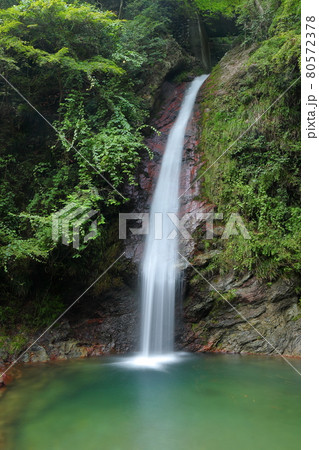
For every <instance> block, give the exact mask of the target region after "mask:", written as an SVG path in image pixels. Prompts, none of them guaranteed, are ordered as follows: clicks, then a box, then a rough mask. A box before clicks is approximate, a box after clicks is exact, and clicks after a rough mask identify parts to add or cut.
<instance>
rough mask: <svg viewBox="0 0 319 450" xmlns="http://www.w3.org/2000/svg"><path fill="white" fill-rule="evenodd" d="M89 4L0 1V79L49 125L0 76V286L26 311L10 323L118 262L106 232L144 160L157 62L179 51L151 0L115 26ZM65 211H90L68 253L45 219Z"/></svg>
mask: <svg viewBox="0 0 319 450" xmlns="http://www.w3.org/2000/svg"><path fill="white" fill-rule="evenodd" d="M14 3H16V4H14ZM90 3H91V4H89V3H85V2H80V1H77V0H75V1H73V0H70V1H64V0H50V1H47V0H36V1H31V0H21V1H19V2H11V1H9V0H8V1H6V2H4V1H2V2H1V3H0V7H2V8H3V9H0V49H1V50H0V71H1V73H2V74H3V75H4V76H5V77H6V78H7V79H8V80H9V81H10V83H12V84H13V86H15V87H16V88H17V89H18V91H19V92H21V94H22V95H23V96H25V98H26V99H27V100H28V101H29V102H30V103H31V104H32V105H33V106H34V107H35V108H36V109H37V110H38V111H39V112H40V113H41V114H42V115H43V116H44V117H45V118H46V119H47V120H48V121H49V122H50V123H52V124H53V126H54V128H55V130H53V129H52V128H51V127H50V126H48V124H46V122H45V121H44V120H43V118H41V117H40V116H39V114H38V113H37V112H36V111H35V110H34V109H32V107H31V106H30V105H28V104H27V103H26V102H25V101H24V100H23V99H22V98H21V97H20V96H19V94H18V92H16V91H14V90H12V88H10V87H9V86H8V85H7V84H6V83H5V82H4V81H3V80H2V79H0V97H1V111H0V116H1V130H0V172H1V182H0V194H1V200H0V217H1V225H0V260H1V267H2V269H3V270H2V271H1V272H0V286H1V289H2V291H3V292H4V294H3V296H2V301H3V303H4V305H5V307H7V306H10V305H11V306H13V305H14V309H15V310H16V311H18V310H20V309H21V308H22V309H23V305H24V303H27V302H28V301H30V305H31V304H32V305H33V304H34V309H32V307H31V306H30V305H29V306H28V307H26V310H25V311H24V314H23V316H21V317H20V316H18V314H17V313H16V314H15V316H16V320H17V321H19V320H20V321H22V322H23V323H25V324H26V325H27V326H28V327H42V326H44V325H45V324H46V321H50V320H52V319H53V318H54V317H55V316H56V315H57V314H58V312H59V311H60V310H61V308H62V306H63V305H64V302H68V301H69V298H70V296H69V295H68V294H67V292H66V291H65V283H66V282H67V283H68V284H69V283H70V284H71V285H72V283H73V282H74V289H76V286H82V283H83V280H87V279H91V277H92V273H93V274H94V275H96V276H98V275H99V273H97V274H95V271H94V269H92V266H96V270H98V269H99V268H100V264H101V270H105V267H106V266H107V265H109V264H110V263H111V262H112V261H114V259H116V258H117V257H118V255H119V252H120V251H121V248H120V245H118V243H117V244H115V243H114V240H113V238H112V233H111V231H110V226H111V225H110V224H111V222H112V221H115V218H117V213H118V208H119V206H120V205H121V204H122V203H124V202H126V201H127V199H126V196H125V194H124V191H125V189H127V186H129V185H132V184H135V182H136V178H135V177H136V175H135V174H136V169H137V166H138V164H139V162H140V159H141V156H142V155H148V156H151V155H150V152H149V150H148V148H147V147H146V146H145V144H144V142H143V141H144V136H143V133H144V130H145V127H146V126H147V125H145V124H146V123H147V120H148V116H149V112H150V108H151V106H152V101H153V98H152V95H153V93H154V92H155V91H156V90H157V89H158V86H159V83H160V82H161V81H162V78H161V77H163V76H164V75H165V70H163V64H164V67H165V59H166V57H167V54H168V53H170V54H173V53H174V52H175V53H176V51H179V52H181V49H180V48H179V46H178V44H177V43H176V41H175V40H174V39H173V37H172V36H171V34H170V32H169V23H170V20H169V19H168V17H167V15H166V13H165V8H162V7H161V5H160V2H155V3H153V4H150V2H144V3H143V2H138V1H136V2H130V3H129V5H128V8H127V16H126V20H125V21H122V20H118V19H117V17H116V15H115V14H114V13H113V12H110V11H107V10H103V9H101V7H100V5H97V3H96V2H93V1H92V2H90ZM106 3H110V2H106ZM134 8H135V9H134ZM129 15H131V16H130V17H129ZM175 53H174V54H175ZM157 73H159V75H157V77H158V78H157V79H155V80H154V74H157ZM161 74H163V75H161ZM121 194H122V195H123V197H122V196H121ZM70 203H72V204H74V205H76V206H78V207H82V208H83V207H87V208H88V209H94V210H97V211H99V215H98V219H97V220H98V234H97V236H96V237H95V239H94V241H93V242H92V241H88V242H87V243H86V244H82V245H81V247H80V251H79V252H78V251H75V250H73V249H72V248H71V247H70V248H68V247H66V248H64V246H62V245H61V243H56V242H53V241H52V214H54V213H55V212H57V211H59V210H60V209H62V208H63V207H65V206H66V205H69V204H70ZM84 231H85V230H82V233H84ZM87 231H88V230H86V232H87ZM92 261H93V262H94V264H92ZM40 263H42V264H40ZM52 280H54V281H52ZM66 280H68V281H66ZM70 280H73V281H71V282H70ZM106 280H107V281H106V282H107V283H109V285H112V283H113V281H112V280H117V283H120V281H119V280H120V277H119V276H116V277H113V278H112V276H111V275H110V276H109V277H106ZM92 281H94V280H92ZM48 286H49V287H50V286H51V290H52V295H51V294H50V295H48V294H47V292H46V291H47V288H48ZM52 286H53V287H52ZM61 291H62V292H63V296H62V298H59V294H60V293H61ZM31 297H32V298H31ZM41 299H42V300H41ZM54 299H56V301H55V300H54ZM3 311H4V314H5V315H6V316H7V318H8V317H9V316H10V311H9V310H8V309H5V310H3ZM30 311H32V312H31V313H30ZM28 314H29V315H30V314H31V315H32V316H34V317H36V318H37V319H36V320H35V319H34V320H32V317H29V316H28ZM7 324H8V325H7V326H8V327H9V328H10V327H12V326H13V323H11V322H10V321H7ZM4 326H5V325H4Z"/></svg>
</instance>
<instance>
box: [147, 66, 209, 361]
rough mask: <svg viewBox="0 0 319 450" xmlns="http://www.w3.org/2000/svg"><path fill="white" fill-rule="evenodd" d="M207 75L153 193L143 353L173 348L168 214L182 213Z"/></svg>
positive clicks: (173, 264)
mask: <svg viewBox="0 0 319 450" xmlns="http://www.w3.org/2000/svg"><path fill="white" fill-rule="evenodd" d="M206 78H207V75H202V76H200V77H197V78H195V79H194V81H193V82H192V83H191V85H190V87H189V88H188V90H187V92H186V94H185V97H184V99H183V103H182V106H181V109H180V111H179V114H178V117H177V119H176V121H175V123H174V125H173V127H172V129H171V131H170V134H169V136H168V140H167V144H166V149H165V153H164V156H163V161H162V165H161V169H160V174H159V178H158V181H157V185H156V189H155V192H154V196H153V200H152V205H151V211H150V221H149V225H150V227H149V234H148V236H147V238H146V242H145V250H144V256H143V260H142V266H141V283H142V286H141V288H142V292H141V297H142V325H141V353H140V355H141V357H142V358H144V359H145V358H150V357H152V356H160V355H162V356H163V355H169V354H171V353H172V352H173V350H174V321H175V318H174V316H175V314H174V311H175V295H176V286H177V283H178V281H179V280H180V272H179V269H178V238H177V236H176V231H175V230H176V228H175V225H174V224H173V223H172V221H171V219H170V217H169V216H168V214H170V213H173V214H176V215H177V214H178V210H179V200H178V196H179V179H180V172H181V165H182V156H183V147H184V138H185V132H186V127H187V124H188V122H189V119H190V118H191V115H192V111H193V107H194V104H195V101H196V97H197V94H198V91H199V89H200V87H201V86H202V84H203V83H204V81H205V80H206Z"/></svg>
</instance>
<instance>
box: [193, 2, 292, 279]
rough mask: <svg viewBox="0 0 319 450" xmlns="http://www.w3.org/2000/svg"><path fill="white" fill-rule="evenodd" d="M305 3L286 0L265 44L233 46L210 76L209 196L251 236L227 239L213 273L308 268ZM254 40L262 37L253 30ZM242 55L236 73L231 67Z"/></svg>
mask: <svg viewBox="0 0 319 450" xmlns="http://www.w3.org/2000/svg"><path fill="white" fill-rule="evenodd" d="M263 4H265V2H263ZM270 4H271V2H268V6H269V5H270ZM298 7H299V3H298V2H295V1H286V2H283V3H282V5H281V8H280V9H278V10H273V12H272V20H271V22H270V23H269V20H268V30H267V31H266V35H267V37H266V38H264V40H262V41H261V43H260V44H259V46H258V47H257V48H256V45H255V44H254V45H253V46H251V47H250V48H248V49H247V50H240V49H235V50H233V51H232V52H230V54H229V55H228V56H227V57H226V58H224V62H223V63H222V64H221V65H219V66H217V67H216V68H215V70H214V71H213V74H212V76H211V78H210V80H209V84H208V87H207V91H206V98H205V100H204V104H203V110H204V111H205V112H204V114H203V120H202V124H203V125H202V126H203V130H202V139H201V145H202V150H203V152H204V155H205V159H206V160H207V166H209V165H210V164H212V167H211V168H210V169H209V170H208V171H207V172H206V173H205V174H204V180H205V181H204V186H203V194H204V195H205V196H206V197H207V198H208V199H209V200H210V201H211V202H212V203H213V204H215V205H216V208H217V210H218V211H220V212H222V213H223V214H224V216H225V217H227V216H228V215H229V214H230V213H232V212H238V213H239V214H240V215H241V216H242V217H243V218H244V221H245V223H246V225H247V228H248V230H249V232H250V235H251V239H250V240H245V239H243V238H242V237H241V236H233V237H231V238H230V239H229V240H226V241H225V242H224V243H223V251H222V252H220V253H218V252H217V253H216V254H215V256H214V258H213V260H212V262H211V265H210V267H211V270H213V271H220V272H227V271H229V269H235V271H237V272H243V271H245V270H253V271H254V272H255V273H256V274H257V276H259V277H260V278H265V279H270V280H273V279H276V278H277V277H278V276H286V277H290V276H292V275H293V274H297V273H299V271H300V146H299V141H300V131H299V128H300V127H299V121H300V117H299V114H300V113H299V103H300V100H299V99H300V83H299V82H298V77H299V68H298V60H299V57H300V47H299V39H300V35H299V33H300V31H299V24H298V22H297V23H296V22H291V19H292V18H295V19H296V17H299V16H298ZM255 25H256V24H255ZM256 26H257V25H256ZM251 39H252V40H253V41H254V42H256V40H259V39H262V36H257V35H256V34H254V33H253V32H252V34H251ZM236 60H237V61H238V62H237V68H236V67H235V71H234V73H233V74H232V76H229V75H228V74H227V71H226V68H227V67H229V66H228V64H229V63H230V62H231V64H234V61H236ZM292 83H294V84H292ZM289 87H290V89H289V91H288V92H287V93H286V94H285V95H284V96H283V98H282V99H281V100H280V101H279V102H278V103H276V104H274V105H273V102H274V101H275V100H276V99H277V98H278V97H279V96H280V95H281V94H282V93H283V92H284V91H285V90H286V89H287V88H289ZM215 93H216V94H215ZM268 108H271V109H270V110H269V112H268V113H266V114H265V115H263V117H262V118H261V119H260V120H258V123H256V125H254V126H253V127H252V128H251V130H249V131H248V132H247V133H245V134H244V135H243V136H241V135H242V133H243V132H244V131H245V130H247V128H248V126H249V125H250V124H252V123H254V122H255V121H256V119H257V118H258V117H259V116H260V115H261V114H263V113H264V111H266V110H267V109H268ZM239 136H241V137H240V139H238V140H237V138H238V137H239ZM229 146H231V147H230V148H229V150H228V151H227V152H226V153H225V155H224V156H222V158H220V159H218V157H219V156H220V155H221V154H222V153H223V152H224V151H225V150H226V149H227V148H228V147H229ZM217 159H218V162H215V161H216V160H217ZM207 166H206V167H207ZM203 170H204V168H203Z"/></svg>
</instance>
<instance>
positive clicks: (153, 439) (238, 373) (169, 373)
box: [0, 355, 300, 450]
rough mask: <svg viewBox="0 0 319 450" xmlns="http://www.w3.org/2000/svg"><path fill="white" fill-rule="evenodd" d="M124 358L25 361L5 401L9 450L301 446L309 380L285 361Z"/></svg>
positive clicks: (1, 410) (2, 420) (268, 449)
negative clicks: (157, 364)
mask: <svg viewBox="0 0 319 450" xmlns="http://www.w3.org/2000/svg"><path fill="white" fill-rule="evenodd" d="M118 362H119V360H118V359H112V358H98V359H91V360H79V361H72V362H64V363H50V364H44V365H36V366H29V367H25V368H24V369H23V376H22V378H21V379H19V380H17V381H16V382H15V383H13V384H12V385H11V386H10V387H9V388H8V389H7V390H6V392H5V394H4V395H3V396H2V398H1V399H0V405H1V406H0V424H1V426H2V430H3V434H2V444H1V445H0V447H1V448H2V446H3V448H4V449H5V450H11V449H17V450H24V449H28V450H29V449H30V450H46V449H50V450H51V449H61V450H64V449H68V450H69V449H79V450H82V449H83V450H84V449H85V450H88V449H92V450H93V449H94V450H100V449H101V450H103V449H110V450H213V449H216V450H226V449H227V450H242V449H243V450H244V449H245V450H250V449H254V450H285V449H287V450H294V449H299V448H300V377H299V375H298V374H297V373H296V372H295V371H294V370H293V369H292V368H291V367H290V366H289V365H288V364H287V363H286V362H285V361H284V360H282V359H281V358H265V357H256V356H235V355H212V356H184V357H183V358H182V359H181V361H180V362H178V363H175V364H170V365H167V366H166V367H164V368H163V370H152V369H143V368H139V369H136V368H135V369H134V368H128V367H126V366H125V365H124V366H122V365H121V364H117V363H118ZM292 363H293V364H294V366H296V367H297V368H298V370H299V369H300V362H299V361H296V360H293V361H292Z"/></svg>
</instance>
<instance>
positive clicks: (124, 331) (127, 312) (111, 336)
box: [22, 287, 138, 363]
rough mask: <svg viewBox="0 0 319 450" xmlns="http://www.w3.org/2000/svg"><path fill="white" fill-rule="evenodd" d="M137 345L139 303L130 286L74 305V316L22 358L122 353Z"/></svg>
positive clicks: (36, 359) (40, 360)
mask: <svg viewBox="0 0 319 450" xmlns="http://www.w3.org/2000/svg"><path fill="white" fill-rule="evenodd" d="M137 348H138V302H137V298H136V293H135V292H134V291H133V290H131V289H130V288H128V287H122V288H121V289H119V290H118V291H110V292H107V293H106V294H105V295H102V296H101V297H99V298H98V299H96V298H95V299H89V298H87V299H86V300H84V301H83V302H79V304H78V305H76V306H74V310H73V312H72V315H71V316H69V317H67V318H64V319H62V321H61V323H60V324H59V325H58V326H57V327H56V328H54V329H52V330H50V331H48V332H47V333H46V334H45V335H44V336H43V338H41V339H40V340H39V341H37V343H36V344H35V345H34V346H33V347H32V348H31V349H30V350H29V351H28V352H27V353H26V354H25V355H24V356H23V357H22V361H23V362H32V363H35V362H45V361H48V360H63V359H70V358H82V357H87V356H100V355H105V354H111V353H114V354H121V353H127V352H130V351H134V350H136V349H137Z"/></svg>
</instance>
